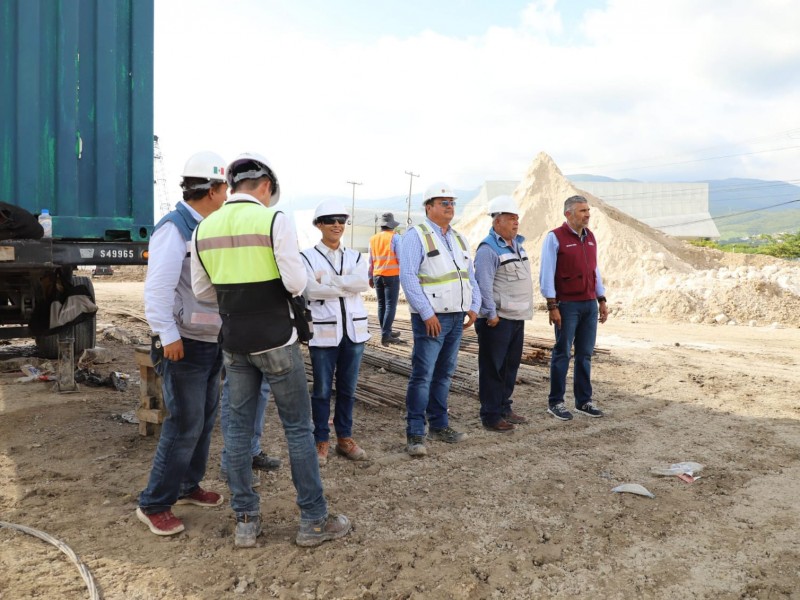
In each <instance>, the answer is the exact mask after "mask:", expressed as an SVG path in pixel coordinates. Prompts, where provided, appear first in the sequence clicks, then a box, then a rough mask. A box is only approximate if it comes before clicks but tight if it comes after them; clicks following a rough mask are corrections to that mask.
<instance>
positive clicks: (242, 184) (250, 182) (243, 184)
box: [231, 175, 275, 193]
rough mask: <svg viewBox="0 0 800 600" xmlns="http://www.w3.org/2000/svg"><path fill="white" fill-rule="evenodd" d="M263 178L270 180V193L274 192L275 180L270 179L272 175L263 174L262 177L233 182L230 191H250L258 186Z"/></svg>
mask: <svg viewBox="0 0 800 600" xmlns="http://www.w3.org/2000/svg"><path fill="white" fill-rule="evenodd" d="M264 180H266V181H269V182H270V184H271V185H270V189H269V191H270V193H274V192H275V180H274V179H272V177H270V176H268V175H265V176H264V177H259V178H258V179H242V180H241V181H239V182H237V183H234V184H233V187H231V191H232V192H234V193H236V192H239V191H242V192H252V191H253V190H254V189H256V188H257V187H258V186H260V185H261V182H263V181H264Z"/></svg>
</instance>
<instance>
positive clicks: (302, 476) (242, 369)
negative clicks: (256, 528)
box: [223, 342, 328, 522]
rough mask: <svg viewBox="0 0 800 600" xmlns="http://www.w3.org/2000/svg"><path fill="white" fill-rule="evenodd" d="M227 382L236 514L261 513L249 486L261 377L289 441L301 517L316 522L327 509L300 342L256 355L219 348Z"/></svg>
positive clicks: (230, 465) (230, 472) (231, 479)
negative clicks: (273, 401)
mask: <svg viewBox="0 0 800 600" xmlns="http://www.w3.org/2000/svg"><path fill="white" fill-rule="evenodd" d="M223 357H224V362H225V370H226V371H227V376H228V380H229V384H228V385H229V386H230V405H231V414H230V420H229V421H228V439H227V441H226V443H227V444H228V486H229V487H230V489H231V508H232V509H233V510H234V511H235V512H236V514H237V516H242V515H249V516H255V515H258V514H259V513H260V510H259V496H258V494H257V493H256V492H254V491H253V487H252V475H253V467H252V464H253V458H252V456H251V454H250V444H251V442H252V439H253V434H254V433H255V420H256V410H257V406H258V397H259V393H260V388H261V381H262V379H263V378H264V377H266V378H267V380H268V381H269V385H270V388H271V389H272V394H273V396H275V406H276V407H277V409H278V416H279V417H280V419H281V423H282V424H283V431H284V433H285V435H286V443H287V445H288V446H289V463H290V464H291V469H292V482H293V483H294V487H295V490H296V491H297V506H299V507H300V520H301V521H302V522H310V521H314V522H318V521H319V520H320V519H324V518H325V517H326V516H327V514H328V504H327V502H326V500H325V496H324V495H323V491H322V480H321V479H320V476H319V462H318V460H317V448H316V446H315V444H314V435H313V434H312V426H311V400H310V399H309V397H308V384H307V383H306V372H305V365H304V364H303V356H302V355H301V354H300V344H299V343H297V342H295V343H294V344H292V345H290V346H282V347H280V348H274V349H272V350H269V351H267V352H262V353H260V354H240V353H235V352H228V351H227V350H226V351H224V352H223Z"/></svg>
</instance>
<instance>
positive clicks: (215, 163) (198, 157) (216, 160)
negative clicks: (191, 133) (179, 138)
mask: <svg viewBox="0 0 800 600" xmlns="http://www.w3.org/2000/svg"><path fill="white" fill-rule="evenodd" d="M181 176H182V177H197V178H199V179H208V180H210V181H225V161H224V160H223V158H222V157H221V156H220V155H219V154H217V153H216V152H208V151H206V152H198V153H197V154H192V155H191V156H190V157H189V160H187V161H186V164H185V165H184V166H183V173H181ZM193 187H194V188H197V187H198V186H193ZM209 187H210V186H209Z"/></svg>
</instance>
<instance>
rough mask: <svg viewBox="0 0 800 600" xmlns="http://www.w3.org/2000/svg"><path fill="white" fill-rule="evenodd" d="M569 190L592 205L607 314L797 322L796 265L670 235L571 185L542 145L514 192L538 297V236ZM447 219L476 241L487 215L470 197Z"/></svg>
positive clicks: (558, 213)
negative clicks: (731, 252)
mask: <svg viewBox="0 0 800 600" xmlns="http://www.w3.org/2000/svg"><path fill="white" fill-rule="evenodd" d="M575 194H580V195H582V196H584V197H586V199H587V200H588V201H589V205H590V206H591V208H592V216H591V221H590V222H589V228H590V229H591V230H592V231H593V232H594V235H595V237H596V238H597V242H598V247H599V254H598V260H599V264H600V271H601V273H602V275H603V280H604V282H605V284H606V296H607V297H608V298H609V306H610V307H611V309H612V311H613V312H614V313H616V314H618V315H627V316H631V317H635V316H641V315H657V316H660V317H666V318H670V319H675V320H686V321H692V322H707V323H718V324H726V323H727V324H736V323H738V324H750V325H767V324H771V323H775V322H777V323H780V324H783V325H787V326H800V265H798V264H797V263H792V262H789V261H784V260H780V259H771V258H769V257H762V256H752V255H741V254H740V255H728V254H726V253H722V252H719V251H716V250H710V249H705V248H698V247H695V246H691V245H690V244H687V243H685V242H683V241H680V240H677V239H675V238H671V237H669V236H667V235H666V234H664V233H661V232H660V231H658V230H656V229H653V228H652V227H650V226H648V225H645V224H644V223H642V222H641V221H638V220H636V219H634V218H633V217H630V216H628V215H626V214H625V213H623V212H621V211H619V210H617V209H615V208H613V207H612V206H609V205H608V204H606V203H605V202H603V201H602V200H600V199H599V198H596V197H594V196H592V195H591V194H589V193H586V192H583V191H581V190H580V189H578V188H576V187H575V186H574V185H573V184H572V183H570V181H569V180H567V179H566V178H565V177H564V175H563V174H562V173H561V171H560V170H559V168H558V167H557V166H556V164H555V163H554V162H553V160H552V159H551V158H550V157H549V156H548V155H547V154H545V153H544V152H542V153H540V154H539V155H538V156H537V157H536V158H535V159H534V161H533V163H532V164H531V166H530V168H529V169H528V172H527V173H526V174H525V176H524V177H523V179H522V181H521V182H520V184H519V186H518V187H517V189H516V190H515V191H514V198H515V200H516V201H517V203H518V205H519V207H520V228H519V233H520V234H521V235H523V236H524V237H525V238H526V241H525V249H526V251H527V252H528V254H529V256H530V259H531V263H532V265H531V268H532V272H533V273H534V274H536V277H537V284H536V285H535V288H536V290H537V294H536V295H537V296H538V272H539V257H540V253H541V247H542V243H543V241H544V238H545V236H546V234H547V232H548V231H550V230H551V229H553V228H555V227H558V226H559V225H561V223H563V222H564V216H563V209H564V200H566V199H567V198H568V197H569V196H573V195H575ZM453 226H454V227H455V228H456V229H457V230H458V231H460V232H461V233H462V234H464V235H466V236H467V238H469V240H470V243H471V244H472V246H473V248H475V247H477V244H478V243H479V242H480V240H482V239H483V238H484V237H485V236H486V233H487V232H488V230H489V228H490V227H491V219H490V218H489V217H488V216H487V215H486V206H479V205H478V204H477V202H472V203H470V204H469V205H468V206H467V207H466V209H465V211H464V214H463V215H462V217H461V219H460V220H459V221H458V222H456V223H454V224H453ZM540 300H542V301H543V299H541V297H540Z"/></svg>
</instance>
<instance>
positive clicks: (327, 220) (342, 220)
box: [319, 217, 347, 225]
mask: <svg viewBox="0 0 800 600" xmlns="http://www.w3.org/2000/svg"><path fill="white" fill-rule="evenodd" d="M319 222H320V223H322V224H323V225H334V224H336V225H346V224H347V217H320V218H319Z"/></svg>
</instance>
